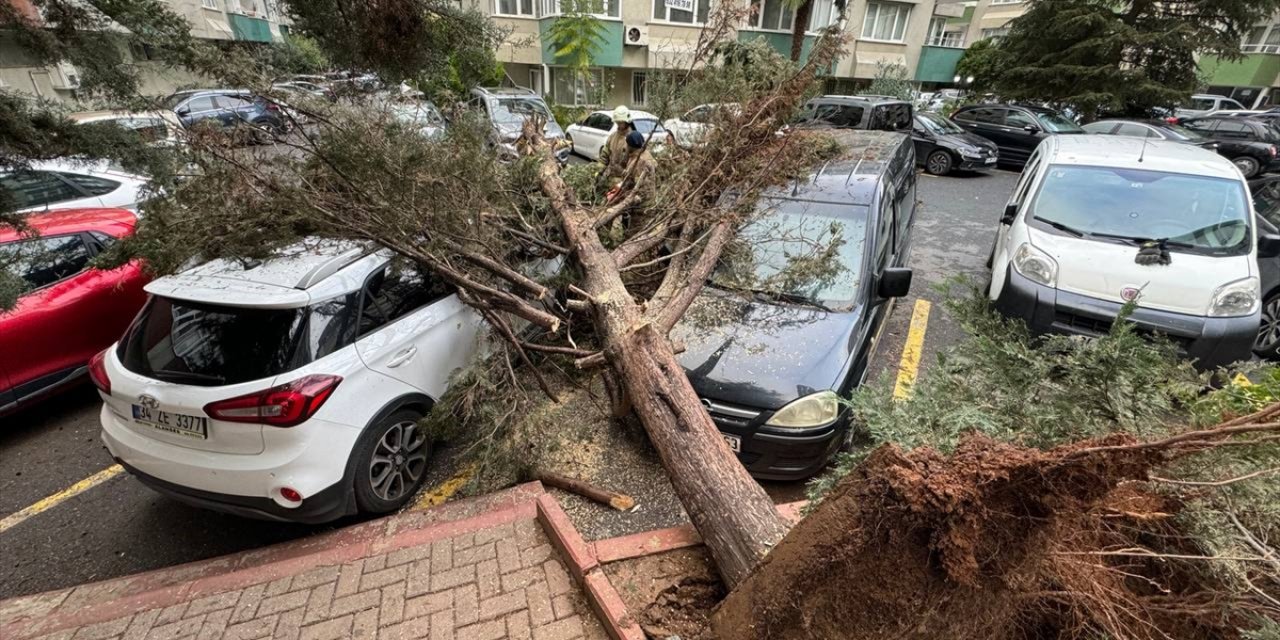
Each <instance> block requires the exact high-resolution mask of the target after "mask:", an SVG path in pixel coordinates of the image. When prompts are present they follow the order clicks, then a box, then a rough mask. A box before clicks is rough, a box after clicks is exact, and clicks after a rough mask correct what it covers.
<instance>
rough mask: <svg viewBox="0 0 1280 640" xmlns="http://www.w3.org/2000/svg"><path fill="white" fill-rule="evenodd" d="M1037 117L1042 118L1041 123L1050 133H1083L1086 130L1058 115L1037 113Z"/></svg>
mask: <svg viewBox="0 0 1280 640" xmlns="http://www.w3.org/2000/svg"><path fill="white" fill-rule="evenodd" d="M1036 115H1037V116H1039V117H1040V122H1043V123H1044V126H1045V128H1046V129H1048V130H1049V131H1052V132H1055V133H1081V132H1083V131H1084V129H1081V128H1080V125H1078V124H1076V123H1074V122H1072V121H1071V120H1068V119H1066V118H1064V117H1062V116H1060V115H1058V114H1056V113H1037V114H1036Z"/></svg>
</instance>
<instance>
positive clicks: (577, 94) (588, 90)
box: [551, 67, 604, 106]
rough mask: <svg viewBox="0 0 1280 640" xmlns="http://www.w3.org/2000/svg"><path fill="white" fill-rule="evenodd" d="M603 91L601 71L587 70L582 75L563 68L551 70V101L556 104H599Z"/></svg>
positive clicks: (602, 71) (602, 73)
mask: <svg viewBox="0 0 1280 640" xmlns="http://www.w3.org/2000/svg"><path fill="white" fill-rule="evenodd" d="M603 91H604V70H603V69H589V70H587V71H586V72H585V73H583V72H578V71H575V70H573V69H566V68H564V67H552V68H551V100H552V101H553V102H555V103H556V104H567V105H574V106H581V105H591V104H599V103H600V102H601V101H602V100H601V98H603V96H602V95H601V93H602V92H603Z"/></svg>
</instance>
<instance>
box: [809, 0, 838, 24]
mask: <svg viewBox="0 0 1280 640" xmlns="http://www.w3.org/2000/svg"><path fill="white" fill-rule="evenodd" d="M835 5H836V3H835V0H813V9H812V10H811V11H810V13H809V30H810V31H820V30H822V29H826V28H827V27H829V26H831V25H833V24H835V23H837V22H839V21H840V10H839V9H837V8H836V6H835Z"/></svg>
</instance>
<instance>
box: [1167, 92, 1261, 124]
mask: <svg viewBox="0 0 1280 640" xmlns="http://www.w3.org/2000/svg"><path fill="white" fill-rule="evenodd" d="M1222 109H1238V110H1241V111H1243V110H1244V105H1242V104H1240V103H1239V102H1236V101H1235V100H1232V99H1231V98H1228V97H1226V96H1216V95H1213V94H1208V93H1197V94H1195V95H1193V96H1191V99H1190V100H1189V101H1188V102H1187V104H1185V105H1183V106H1181V107H1178V108H1177V109H1174V110H1173V117H1175V118H1191V117H1195V116H1202V115H1205V114H1207V113H1209V112H1211V111H1219V110H1222Z"/></svg>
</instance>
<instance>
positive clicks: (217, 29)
mask: <svg viewBox="0 0 1280 640" xmlns="http://www.w3.org/2000/svg"><path fill="white" fill-rule="evenodd" d="M0 1H7V2H10V3H11V4H12V5H13V6H15V7H17V8H18V10H19V11H21V12H23V13H24V14H26V15H28V16H30V17H32V18H33V19H37V20H38V19H39V15H40V14H39V11H38V10H37V9H36V8H35V7H34V6H33V5H32V4H31V1H30V0H0ZM167 2H168V4H169V5H170V6H171V7H172V9H173V11H174V12H176V13H178V14H179V15H181V16H182V17H184V18H186V19H187V22H188V23H190V25H191V33H192V35H193V36H195V37H197V38H201V39H205V40H210V41H214V42H218V43H224V44H226V45H228V46H232V45H233V43H237V42H244V43H253V42H257V43H269V42H275V41H279V40H280V39H281V38H282V37H283V36H284V35H286V34H287V33H288V20H287V18H285V17H284V16H283V15H282V12H281V11H280V7H279V1H278V0H167ZM126 57H127V59H128V60H129V62H130V63H132V64H135V65H137V66H138V68H139V70H140V74H139V76H140V79H141V81H142V91H143V93H144V94H154V95H162V94H167V93H169V92H171V91H173V90H174V89H176V88H178V87H180V86H188V85H192V84H196V83H198V82H199V81H200V79H199V78H198V77H196V76H194V75H192V74H190V73H188V72H186V71H184V70H181V69H170V68H165V67H164V66H162V65H160V64H158V63H155V62H153V61H152V59H151V58H152V52H151V51H150V49H149V48H148V47H132V48H130V50H129V51H128V53H127V56H126ZM0 88H3V89H9V90H13V91H18V92H21V93H26V94H29V95H32V96H36V97H40V98H46V99H54V100H63V101H67V102H74V101H76V100H77V98H78V90H79V88H80V81H79V71H78V70H77V69H76V68H75V66H74V65H71V64H68V63H62V64H57V65H53V66H44V65H40V64H39V62H38V61H37V60H35V59H33V58H31V56H30V55H28V54H27V53H26V51H24V50H23V49H22V48H21V47H19V46H18V45H17V43H16V42H15V41H14V39H13V36H12V34H6V33H3V32H0Z"/></svg>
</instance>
